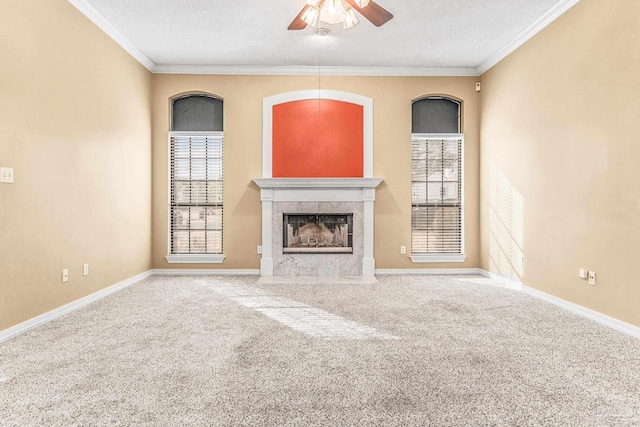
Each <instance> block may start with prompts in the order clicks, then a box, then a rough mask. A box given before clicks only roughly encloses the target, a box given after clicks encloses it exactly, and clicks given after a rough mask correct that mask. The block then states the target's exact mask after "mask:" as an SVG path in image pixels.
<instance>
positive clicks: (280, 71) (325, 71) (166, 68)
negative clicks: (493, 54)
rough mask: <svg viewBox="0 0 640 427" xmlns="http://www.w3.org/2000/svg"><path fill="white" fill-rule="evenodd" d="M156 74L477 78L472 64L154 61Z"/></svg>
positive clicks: (476, 72)
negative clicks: (165, 62) (452, 65)
mask: <svg viewBox="0 0 640 427" xmlns="http://www.w3.org/2000/svg"><path fill="white" fill-rule="evenodd" d="M153 72H154V73H157V74H219V75H243V76H249V75H256V76H261V75H266V76H318V75H320V76H363V77H368V76H371V77H396V76H407V77H477V76H479V74H478V71H477V69H476V68H474V67H332V66H251V65H247V66H243V65H197V64H194V65H178V64H175V65H174V64H156V66H155V67H154V70H153Z"/></svg>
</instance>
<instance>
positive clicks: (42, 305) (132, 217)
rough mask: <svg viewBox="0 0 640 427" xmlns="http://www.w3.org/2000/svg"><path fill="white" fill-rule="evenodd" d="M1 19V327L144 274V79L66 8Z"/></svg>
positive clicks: (3, 9) (10, 6) (13, 2)
mask: <svg viewBox="0 0 640 427" xmlns="http://www.w3.org/2000/svg"><path fill="white" fill-rule="evenodd" d="M0 15H1V16H2V25H0V52H2V55H1V59H0V93H2V97H1V98H0V129H1V132H2V133H1V134H0V165H2V166H8V167H13V168H14V169H15V184H13V185H8V184H0V330H3V329H6V328H8V327H11V326H13V325H15V324H17V323H20V322H22V321H25V320H28V319H30V318H33V317H35V316H37V315H40V314H42V313H44V312H47V311H49V310H52V309H55V308H57V307H60V306H61V305H64V304H66V303H68V302H71V301H74V300H77V299H79V298H81V297H83V296H86V295H88V294H90V293H93V292H95V291H97V290H100V289H102V288H104V287H106V286H108V285H112V284H114V283H117V282H118V281H121V280H123V279H126V278H128V277H131V276H133V275H135V274H138V273H141V272H143V271H145V270H148V269H149V267H150V253H151V250H150V242H151V236H150V225H149V218H150V216H151V212H150V207H151V195H150V188H151V162H150V152H151V129H150V121H151V118H150V100H151V74H150V73H149V72H148V71H147V70H145V69H144V68H143V67H141V66H140V65H139V64H138V63H137V62H136V61H135V60H134V59H133V58H131V57H130V56H129V55H128V54H127V53H126V52H124V51H123V50H122V49H121V48H120V47H119V46H118V45H116V43H115V42H113V41H112V40H111V39H110V38H109V37H108V36H106V35H105V34H104V33H103V32H102V31H101V30H100V29H98V28H97V27H96V26H95V25H94V24H93V23H91V22H90V21H89V20H88V19H87V18H85V17H84V16H83V15H82V14H80V12H78V11H77V10H76V9H75V8H73V6H71V5H70V4H69V3H67V1H66V0H4V1H2V4H1V5H0ZM83 263H89V264H90V275H89V276H87V277H83V276H82V264H83ZM63 268H68V269H69V273H70V280H69V282H68V283H64V284H63V283H61V278H60V276H61V270H62V269H63Z"/></svg>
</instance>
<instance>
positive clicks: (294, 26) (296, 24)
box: [287, 5, 312, 30]
mask: <svg viewBox="0 0 640 427" xmlns="http://www.w3.org/2000/svg"><path fill="white" fill-rule="evenodd" d="M310 7H312V6H310V5H306V6H305V7H303V8H302V10H301V11H300V13H299V14H298V16H296V19H294V20H293V21H291V24H289V27H288V28H287V30H304V29H305V28H306V27H307V23H306V22H304V21H303V20H302V15H304V13H305V12H306V11H307V9H309V8H310Z"/></svg>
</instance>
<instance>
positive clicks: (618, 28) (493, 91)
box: [481, 0, 640, 326]
mask: <svg viewBox="0 0 640 427" xmlns="http://www.w3.org/2000/svg"><path fill="white" fill-rule="evenodd" d="M638 22H640V7H638V2H637V0H614V1H601V0H582V1H581V2H580V3H578V5H577V6H575V7H574V8H572V9H571V10H569V11H568V12H567V13H566V14H565V15H563V16H562V17H560V18H559V19H558V20H557V21H555V22H554V23H553V24H551V25H550V26H549V27H547V28H546V29H545V30H543V31H542V32H541V33H539V34H538V35H537V36H536V37H534V38H533V39H532V40H530V41H529V42H527V43H526V44H525V45H523V46H522V47H521V48H520V49H518V50H517V51H515V52H514V53H513V54H512V55H510V56H509V57H507V58H506V59H505V60H503V61H502V62H501V63H500V64H498V65H497V66H495V67H494V68H493V69H491V70H490V71H488V72H487V73H485V74H484V75H483V76H482V83H483V86H482V89H483V90H482V123H481V128H482V131H481V141H482V154H481V157H482V203H481V205H482V210H481V224H482V267H483V268H485V269H491V270H492V271H494V272H501V273H503V274H509V273H513V274H515V275H516V276H518V277H519V278H521V280H522V282H523V283H524V284H526V285H528V286H531V287H534V288H536V289H539V290H541V291H544V292H547V293H549V294H552V295H555V296H558V297H560V298H563V299H565V300H568V301H571V302H573V303H576V304H579V305H582V306H584V307H587V308H590V309H593V310H596V311H598V312H601V313H604V314H606V315H609V316H612V317H615V318H618V319H620V320H623V321H626V322H629V323H632V324H634V325H638V326H640V281H639V280H638V279H637V276H636V270H635V267H636V263H637V262H638V256H639V254H640V250H639V249H638V242H640V167H639V165H640V144H639V143H638V135H640V120H638V118H639V117H640V77H639V76H640V49H638V44H639V43H640V27H639V26H638ZM521 253H522V254H523V255H524V259H525V262H524V267H523V268H522V267H521V265H520V255H521ZM581 267H584V268H588V269H590V270H593V271H595V272H596V273H597V286H595V287H592V286H589V285H588V284H587V282H586V280H583V279H580V278H578V276H577V274H578V269H579V268H581Z"/></svg>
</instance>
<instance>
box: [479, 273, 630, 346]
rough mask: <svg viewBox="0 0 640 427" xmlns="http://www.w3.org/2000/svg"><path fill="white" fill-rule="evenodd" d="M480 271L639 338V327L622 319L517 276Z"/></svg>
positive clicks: (519, 289) (526, 292) (517, 288)
mask: <svg viewBox="0 0 640 427" xmlns="http://www.w3.org/2000/svg"><path fill="white" fill-rule="evenodd" d="M481 271H482V273H481V274H482V275H483V276H485V277H490V278H491V279H493V280H496V281H498V282H501V283H504V284H509V285H510V286H509V287H510V288H512V289H515V290H518V291H520V292H523V293H525V294H527V295H530V296H532V297H534V298H537V299H539V300H541V301H545V302H548V303H549V304H553V305H555V306H557V307H560V308H562V309H564V310H567V311H569V312H571V313H573V314H577V315H578V316H581V317H584V318H587V319H589V320H593V321H594V322H598V323H600V324H601V325H603V326H607V327H609V328H611V329H614V330H616V331H618V332H622V333H623V334H627V335H630V336H632V337H634V338H638V339H640V328H639V327H637V326H634V325H630V324H629V323H625V322H623V321H622V320H618V319H615V318H613V317H610V316H607V315H605V314H602V313H598V312H597V311H593V310H590V309H588V308H586V307H583V306H581V305H578V304H574V303H572V302H569V301H567V300H564V299H562V298H558V297H556V296H553V295H550V294H547V293H545V292H542V291H539V290H537V289H534V288H531V287H529V286H526V285H524V284H522V282H520V281H519V280H518V279H517V278H514V277H505V276H502V275H500V274H496V273H490V272H488V271H486V270H481Z"/></svg>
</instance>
